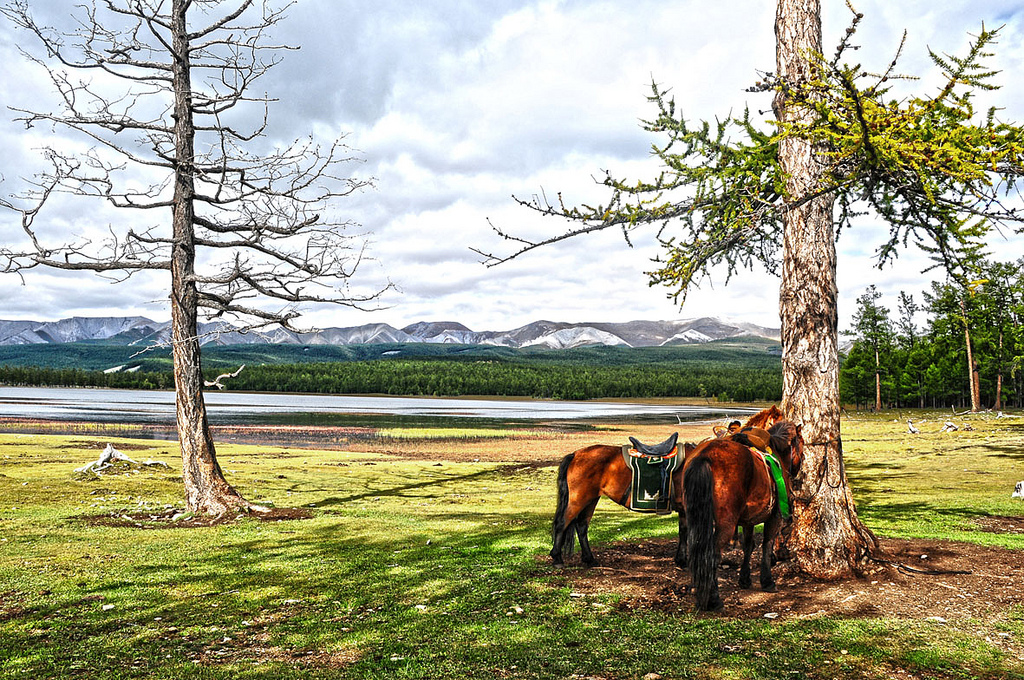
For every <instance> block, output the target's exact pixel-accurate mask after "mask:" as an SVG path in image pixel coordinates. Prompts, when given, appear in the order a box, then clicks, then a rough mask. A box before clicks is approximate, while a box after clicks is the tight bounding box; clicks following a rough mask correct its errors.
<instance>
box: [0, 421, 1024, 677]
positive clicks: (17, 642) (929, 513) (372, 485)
mask: <svg viewBox="0 0 1024 680" xmlns="http://www.w3.org/2000/svg"><path fill="white" fill-rule="evenodd" d="M856 417H857V418H858V419H857V420H851V421H850V422H849V423H848V424H847V425H846V429H845V430H844V431H845V433H846V434H845V445H846V456H847V462H848V474H849V476H850V479H851V481H852V483H853V485H854V493H855V496H856V498H857V499H858V501H859V508H860V513H861V515H862V516H863V517H864V518H865V520H866V521H867V522H868V524H869V525H870V526H872V528H874V529H875V530H876V531H877V532H878V533H880V534H883V535H888V536H920V537H934V536H942V537H950V538H956V539H957V540H967V541H976V542H979V543H997V544H1000V545H1005V546H1006V547H1010V548H1013V549H1016V550H1021V551H1024V537H1022V536H1019V535H1018V536H998V535H994V534H987V533H985V532H981V531H978V530H977V529H976V527H974V525H973V524H972V519H973V518H976V517H978V516H982V515H985V514H1002V515H1021V514H1024V505H1022V504H1021V503H1014V502H1011V501H1010V499H1009V490H1010V489H1012V483H1013V481H1016V480H1017V479H1021V478H1024V469H1022V463H1024V461H1022V455H1024V446H1022V443H1024V442H1022V439H1024V437H1022V434H1024V432H1022V429H1021V425H1018V424H1016V422H1006V421H1004V422H996V421H985V422H982V421H980V420H979V421H978V422H976V423H975V427H976V431H975V432H974V433H957V434H954V435H940V434H938V433H933V432H931V429H937V428H938V427H939V426H941V423H938V424H936V425H935V426H934V428H926V427H924V426H921V427H922V430H923V434H922V435H919V436H918V437H917V438H915V439H913V440H911V439H910V438H909V435H908V436H906V437H904V436H903V435H902V434H901V432H902V431H905V430H906V424H905V422H901V423H893V422H892V420H893V418H895V415H893V414H890V415H889V417H888V418H882V417H879V418H868V417H864V418H861V417H860V416H856ZM916 421H917V418H915V422H916ZM958 421H959V419H958ZM424 429H425V430H429V428H424ZM412 434H414V435H415V438H417V439H419V438H423V437H428V438H429V436H430V433H429V432H421V431H419V429H417V430H416V431H415V432H414V433H412ZM434 434H435V435H438V436H437V437H434V438H430V439H428V444H429V446H447V447H451V450H453V451H454V450H463V451H477V450H480V451H485V450H486V447H493V446H495V442H494V441H493V438H490V437H488V438H486V439H485V440H484V441H478V439H479V438H476V439H466V438H465V437H463V436H462V435H463V434H464V433H462V432H456V433H454V434H453V433H446V432H435V433H434ZM507 434H508V436H509V437H510V438H512V437H523V436H534V435H536V436H537V437H538V438H540V439H538V442H537V444H536V446H537V447H538V450H544V451H549V450H550V451H551V461H552V464H554V463H556V462H557V460H558V457H559V456H560V455H561V453H563V452H565V451H567V450H571V449H572V448H574V447H575V446H576V440H577V439H578V440H579V441H584V440H587V439H590V440H595V441H596V440H611V441H614V440H616V439H617V438H620V437H621V435H619V434H617V435H611V436H608V435H607V434H606V433H603V434H600V435H596V434H594V433H582V434H578V435H571V437H570V435H558V436H556V435H543V434H539V433H530V432H526V433H524V431H508V432H507ZM958 435H959V436H958ZM544 436H549V437H550V438H551V439H550V440H543V439H542V438H543V437H544ZM474 437H476V435H474ZM567 437H568V438H569V439H566V438H567ZM105 441H106V440H105V439H104V440H103V441H102V442H101V441H99V440H98V439H97V438H96V437H94V436H90V435H89V434H87V433H84V434H76V435H74V436H55V435H46V436H29V435H15V434H0V677H2V678H33V679H35V678H104V679H108V678H110V679H120V678H175V679H177V678H570V677H577V678H586V677H591V678H607V679H616V680H617V679H625V678H642V677H643V676H645V675H646V674H648V673H658V674H659V675H661V676H662V677H663V678H741V679H744V680H747V679H751V678H773V679H777V678H813V679H818V678H820V679H824V678H886V677H893V676H895V677H913V678H943V679H945V678H991V679H992V680H995V679H996V678H1000V679H1001V678H1024V665H1022V663H1021V661H1020V660H1017V659H1015V658H1014V657H1012V656H1008V655H1006V654H1005V652H1004V651H1003V650H1002V649H1001V648H1000V647H999V646H998V645H995V644H990V643H987V642H985V641H984V639H983V638H980V637H979V636H978V635H977V634H976V633H975V632H974V628H973V627H972V626H971V625H969V622H968V623H967V624H965V625H960V626H945V627H939V626H935V625H933V624H931V623H929V622H926V621H916V620H891V619H886V620H859V619H858V620H844V619H839V618H816V619H808V620H799V619H794V620H791V621H774V622H773V621H767V620H760V621H740V620H733V619H729V618H719V617H707V616H695V615H693V614H691V613H689V612H663V611H657V610H636V609H626V608H619V607H617V606H616V605H617V604H618V601H619V597H620V596H618V595H615V594H613V593H605V594H601V593H598V594H592V595H587V596H586V597H578V596H575V595H576V594H575V593H573V592H572V588H571V585H570V583H569V581H568V580H567V578H566V576H565V574H564V573H558V572H553V571H552V570H551V569H550V567H549V566H548V565H547V562H546V561H545V560H544V559H540V558H541V557H542V556H543V555H544V554H545V553H546V552H547V550H548V548H549V547H550V546H549V540H550V539H549V523H550V514H551V511H552V505H553V500H554V499H553V478H554V468H553V467H546V468H541V469H532V468H524V467H517V466H513V465H509V464H507V463H506V462H503V461H497V460H489V461H488V459H486V458H483V459H482V461H481V462H447V461H440V462H439V461H436V460H399V459H396V458H395V457H393V456H387V455H382V454H372V453H365V452H342V451H310V450H301V449H281V448H279V447H274V446H269V447H268V446H262V447H261V446H232V445H223V446H221V447H220V449H219V458H220V461H221V465H222V467H223V468H224V469H225V471H226V472H227V474H228V477H229V479H230V481H231V482H232V483H233V484H235V485H236V487H237V488H239V490H240V491H241V492H242V493H243V494H244V495H245V496H246V497H247V498H250V499H252V500H255V501H260V502H266V503H269V504H272V505H275V506H277V507H304V508H308V509H310V510H311V511H312V513H313V516H312V518H310V519H306V520H296V521H284V522H259V521H255V520H252V519H243V520H241V521H239V522H237V523H231V524H224V525H219V526H211V527H203V528H191V529H184V528H159V529H152V528H136V527H134V526H123V527H109V526H97V525H95V524H94V523H91V522H89V521H86V520H85V519H84V517H85V516H86V515H111V514H113V515H121V514H123V513H126V512H129V511H130V512H138V511H140V510H142V509H150V510H152V511H153V512H154V513H155V512H158V511H162V510H163V509H164V506H166V505H170V506H175V507H179V508H180V505H181V500H180V499H181V489H180V481H179V480H178V479H177V478H176V471H177V470H178V469H179V468H180V461H178V460H177V453H176V449H175V446H174V445H173V444H171V443H167V442H155V441H143V440H116V441H115V442H114V443H115V445H118V446H121V447H122V448H123V449H124V450H125V452H126V453H128V454H129V455H131V456H132V457H133V458H135V459H137V460H140V459H150V458H152V459H157V460H163V461H166V462H167V463H168V464H170V465H171V466H172V470H171V471H170V472H168V471H166V470H145V471H142V472H138V473H135V474H125V475H118V476H113V477H107V478H103V479H96V480H87V481H78V480H76V479H75V477H74V475H73V474H72V469H73V468H74V467H78V466H80V465H82V464H84V463H85V462H87V461H89V460H91V459H94V458H95V457H96V455H97V454H98V452H99V448H100V446H101V444H103V443H105ZM398 441H399V442H400V444H401V445H402V446H407V447H416V446H417V444H416V443H415V440H402V439H399V440H398ZM403 441H404V442H405V443H401V442H403ZM513 443H515V442H513ZM459 447H464V448H462V449H459ZM474 447H476V448H474ZM513 448H514V447H513ZM464 458H469V459H471V457H468V456H464ZM965 469H966V470H967V472H965V471H964V470H965ZM978 472H985V473H986V474H977V473H978ZM1007 484H1009V486H1007ZM945 487H950V488H945ZM598 513H599V514H600V516H599V517H598V518H597V519H595V522H594V526H593V528H592V540H593V541H594V542H595V544H597V545H598V546H599V545H600V544H607V543H608V542H610V541H614V540H620V539H634V538H640V537H651V536H656V537H669V536H673V535H674V531H675V521H674V519H672V520H665V519H661V518H655V517H650V516H642V515H635V514H630V513H626V512H623V511H622V510H621V509H619V508H616V507H614V506H609V507H605V506H600V507H599V508H598ZM986 626H996V627H998V629H999V630H1005V631H1007V632H1009V633H1011V635H1013V636H1014V637H1015V639H1018V640H1019V639H1022V638H1024V608H1020V609H1019V610H1017V611H1015V612H1011V613H1010V615H1008V616H1007V617H1005V618H1004V619H1001V620H998V621H990V622H986ZM900 674H903V675H900Z"/></svg>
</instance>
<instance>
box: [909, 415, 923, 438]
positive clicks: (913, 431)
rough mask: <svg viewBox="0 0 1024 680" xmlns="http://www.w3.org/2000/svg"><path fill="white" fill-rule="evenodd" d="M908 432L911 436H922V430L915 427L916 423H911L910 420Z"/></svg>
mask: <svg viewBox="0 0 1024 680" xmlns="http://www.w3.org/2000/svg"><path fill="white" fill-rule="evenodd" d="M907 432H909V433H910V434H920V433H921V430H919V429H917V428H916V427H914V423H913V422H911V420H910V418H907Z"/></svg>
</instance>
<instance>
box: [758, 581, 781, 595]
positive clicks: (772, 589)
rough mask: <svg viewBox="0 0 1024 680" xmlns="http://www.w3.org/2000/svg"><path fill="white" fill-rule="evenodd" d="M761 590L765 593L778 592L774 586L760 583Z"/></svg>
mask: <svg viewBox="0 0 1024 680" xmlns="http://www.w3.org/2000/svg"><path fill="white" fill-rule="evenodd" d="M761 590H763V591H764V592H766V593H777V592H779V589H778V588H777V587H776V586H775V584H774V583H767V584H766V583H762V584H761Z"/></svg>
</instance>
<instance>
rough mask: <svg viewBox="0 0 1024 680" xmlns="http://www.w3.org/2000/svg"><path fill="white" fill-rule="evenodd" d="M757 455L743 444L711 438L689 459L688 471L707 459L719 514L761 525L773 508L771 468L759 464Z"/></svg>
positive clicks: (737, 520) (686, 466)
mask: <svg viewBox="0 0 1024 680" xmlns="http://www.w3.org/2000/svg"><path fill="white" fill-rule="evenodd" d="M756 455H757V454H756V453H754V452H753V451H751V449H750V448H748V447H747V446H744V445H743V444H741V443H740V442H736V441H733V440H730V439H710V440H708V441H706V442H704V443H703V444H701V445H700V446H698V447H697V449H696V450H695V451H694V452H693V454H692V455H691V456H689V457H688V458H687V460H686V465H685V468H687V469H688V468H690V467H691V466H692V465H693V463H694V462H695V461H696V460H698V459H704V460H706V462H707V465H708V467H710V469H711V474H712V476H713V477H714V480H715V506H716V508H717V511H718V512H721V513H725V514H728V515H731V518H732V521H734V522H753V523H754V524H757V523H760V522H762V521H764V518H762V517H761V515H762V514H764V512H763V511H764V509H765V508H767V507H769V506H770V503H771V498H772V495H771V494H772V491H771V486H770V484H771V478H770V476H769V473H768V471H767V468H765V466H764V465H759V464H758V462H759V461H758V460H757V459H756V458H755V456H756ZM722 519H724V517H723V518H722Z"/></svg>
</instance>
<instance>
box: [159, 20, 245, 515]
mask: <svg viewBox="0 0 1024 680" xmlns="http://www.w3.org/2000/svg"><path fill="white" fill-rule="evenodd" d="M189 4H191V3H190V0H174V4H173V8H172V10H171V12H172V17H173V19H172V20H173V25H172V34H173V38H174V76H173V77H174V137H175V154H176V156H175V157H176V158H177V161H178V165H177V168H176V169H175V177H174V203H173V206H172V212H173V233H174V243H173V246H172V250H171V337H172V343H173V347H172V360H173V366H174V393H175V402H176V405H177V418H178V440H179V442H180V445H181V476H182V479H183V480H184V485H185V502H186V503H187V505H188V508H189V510H191V511H192V512H195V513H199V514H208V515H220V514H223V513H225V512H228V511H230V510H232V509H245V510H249V509H254V506H251V505H250V504H249V502H248V501H246V500H245V499H244V498H242V496H241V495H240V494H239V493H238V492H237V491H235V489H234V488H232V487H231V485H230V484H228V483H227V480H225V479H224V473H223V472H222V471H221V469H220V464H218V463H217V455H216V452H215V449H214V445H213V437H212V436H211V434H210V423H209V420H208V419H207V415H206V403H205V401H204V399H203V372H202V365H201V363H200V350H199V332H198V323H197V314H198V308H199V307H198V302H199V295H198V291H197V289H196V282H195V226H194V217H195V213H194V210H195V206H194V198H195V184H194V173H193V166H192V163H193V159H194V157H195V124H194V122H193V116H192V81H191V63H190V55H189V39H188V32H187V24H186V21H185V14H186V11H187V8H188V5H189Z"/></svg>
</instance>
